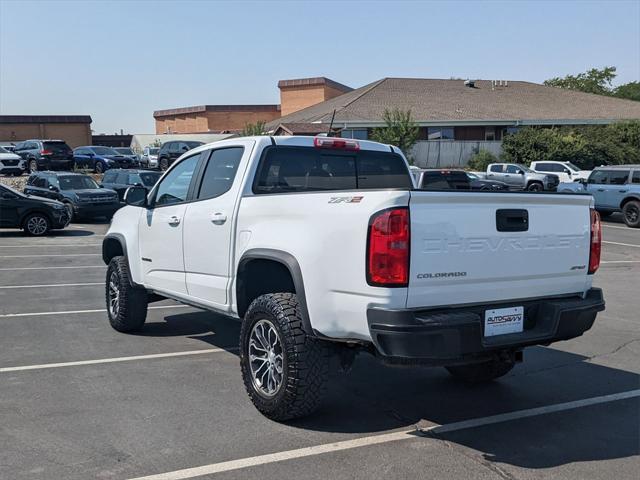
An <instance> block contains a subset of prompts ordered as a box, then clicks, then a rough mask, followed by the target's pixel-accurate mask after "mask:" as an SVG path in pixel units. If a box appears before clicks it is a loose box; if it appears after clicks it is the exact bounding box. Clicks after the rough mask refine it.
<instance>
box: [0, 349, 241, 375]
mask: <svg viewBox="0 0 640 480" xmlns="http://www.w3.org/2000/svg"><path fill="white" fill-rule="evenodd" d="M234 350H238V348H236V347H233V348H226V349H225V348H208V349H206V350H187V351H185V352H171V353H153V354H150V355H134V356H131V357H114V358H100V359H97V360H80V361H77V362H61V363H43V364H41V365H24V366H21V367H4V368H0V373H8V372H24V371H26V370H44V369H48V368H63V367H77V366H82V365H99V364H101V363H120V362H131V361H135V360H151V359H154V358H171V357H187V356H192V355H204V354H207V353H222V352H229V351H234Z"/></svg>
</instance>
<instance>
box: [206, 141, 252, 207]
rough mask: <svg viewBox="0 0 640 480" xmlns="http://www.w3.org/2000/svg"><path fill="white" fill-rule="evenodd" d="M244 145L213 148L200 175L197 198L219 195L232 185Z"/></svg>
mask: <svg viewBox="0 0 640 480" xmlns="http://www.w3.org/2000/svg"><path fill="white" fill-rule="evenodd" d="M243 152H244V147H231V148H222V149H219V150H214V151H213V152H212V153H211V157H210V158H209V161H208V162H207V166H206V168H205V171H204V175H203V176H202V183H201V184H200V191H199V192H198V199H199V200H204V199H207V198H214V197H219V196H220V195H222V194H223V193H226V192H228V191H229V189H230V188H231V185H233V180H234V179H235V177H236V172H237V170H238V165H239V164H240V159H241V158H242V154H243Z"/></svg>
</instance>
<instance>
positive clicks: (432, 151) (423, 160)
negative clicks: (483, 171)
mask: <svg viewBox="0 0 640 480" xmlns="http://www.w3.org/2000/svg"><path fill="white" fill-rule="evenodd" d="M480 150H487V151H489V152H491V153H493V154H494V155H496V156H499V155H500V153H502V142H501V141H482V142H479V141H462V140H451V141H440V140H421V141H419V142H418V143H416V145H415V146H414V147H413V150H412V151H411V153H410V155H411V156H412V157H413V164H414V165H415V166H416V167H420V168H441V167H466V166H467V164H468V163H469V159H470V158H471V157H472V156H473V155H474V154H475V153H478V151H480Z"/></svg>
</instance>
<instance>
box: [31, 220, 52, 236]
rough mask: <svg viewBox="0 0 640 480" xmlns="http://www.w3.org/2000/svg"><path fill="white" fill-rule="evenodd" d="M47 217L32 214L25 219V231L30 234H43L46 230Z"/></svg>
mask: <svg viewBox="0 0 640 480" xmlns="http://www.w3.org/2000/svg"><path fill="white" fill-rule="evenodd" d="M47 227H48V224H47V219H46V218H44V217H40V216H33V217H31V218H30V219H29V220H28V221H27V231H28V232H29V233H30V234H31V235H43V234H45V233H46V232H47Z"/></svg>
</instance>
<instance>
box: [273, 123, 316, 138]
mask: <svg viewBox="0 0 640 480" xmlns="http://www.w3.org/2000/svg"><path fill="white" fill-rule="evenodd" d="M279 130H281V131H282V132H284V133H285V134H287V135H317V134H318V133H327V132H328V131H329V125H327V124H326V123H325V124H322V123H280V124H279V125H278V126H277V127H276V128H275V134H276V135H278V134H279V133H280V132H279Z"/></svg>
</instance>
